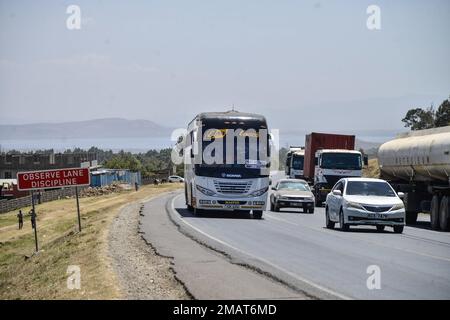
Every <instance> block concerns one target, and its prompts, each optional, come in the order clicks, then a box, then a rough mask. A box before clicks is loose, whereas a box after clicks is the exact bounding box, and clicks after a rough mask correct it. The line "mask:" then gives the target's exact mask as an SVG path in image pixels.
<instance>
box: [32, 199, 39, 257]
mask: <svg viewBox="0 0 450 320" xmlns="http://www.w3.org/2000/svg"><path fill="white" fill-rule="evenodd" d="M31 226H32V227H33V229H34V243H35V245H36V252H38V251H39V246H38V237H37V216H36V209H35V207H34V192H33V191H31Z"/></svg>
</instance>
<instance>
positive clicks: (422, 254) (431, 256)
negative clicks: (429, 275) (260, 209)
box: [265, 213, 450, 262]
mask: <svg viewBox="0 0 450 320" xmlns="http://www.w3.org/2000/svg"><path fill="white" fill-rule="evenodd" d="M265 216H266V217H269V218H271V219H273V220H278V221H282V222H284V223H288V224H291V225H295V226H298V227H302V228H307V229H310V230H313V231H316V232H323V233H327V234H332V235H333V236H335V237H338V238H340V239H346V240H348V238H346V237H343V236H340V235H338V234H337V233H335V232H336V230H335V231H333V230H328V229H326V230H324V229H318V228H314V227H310V226H306V225H300V224H298V223H295V222H292V221H289V220H285V219H282V218H279V217H274V216H272V215H271V214H270V215H269V214H267V213H265ZM399 236H400V235H399ZM358 240H361V241H364V242H366V243H369V244H372V245H377V246H380V247H383V248H390V249H396V250H400V251H404V252H408V253H412V254H416V255H419V256H423V257H427V258H433V259H437V260H442V261H446V262H450V259H449V258H445V257H439V256H435V255H432V254H428V253H423V252H418V251H414V250H409V249H406V248H400V247H395V246H390V245H384V244H381V243H378V242H373V241H370V240H367V239H361V238H358ZM413 240H417V241H420V240H419V239H413Z"/></svg>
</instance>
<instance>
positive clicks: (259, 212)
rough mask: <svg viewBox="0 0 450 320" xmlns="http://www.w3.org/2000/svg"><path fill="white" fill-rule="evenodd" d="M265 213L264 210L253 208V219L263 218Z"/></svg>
mask: <svg viewBox="0 0 450 320" xmlns="http://www.w3.org/2000/svg"><path fill="white" fill-rule="evenodd" d="M262 215H263V212H262V210H253V219H258V220H259V219H261V218H262Z"/></svg>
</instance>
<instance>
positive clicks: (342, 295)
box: [170, 194, 353, 300]
mask: <svg viewBox="0 0 450 320" xmlns="http://www.w3.org/2000/svg"><path fill="white" fill-rule="evenodd" d="M180 196H182V195H181V194H180V195H177V196H175V197H173V198H172V200H171V204H170V206H171V209H172V210H174V212H176V210H175V205H174V202H175V199H176V198H178V197H180ZM181 221H182V222H183V223H185V224H186V225H188V226H189V227H191V228H192V229H194V230H195V231H197V232H199V233H201V234H203V235H204V236H206V237H208V238H210V239H212V240H214V241H216V242H218V243H220V244H222V245H224V246H227V247H229V248H231V249H233V250H236V251H238V252H240V253H242V254H244V255H247V256H249V257H251V258H253V259H257V260H260V261H262V262H264V263H266V264H268V265H270V266H271V267H273V268H275V269H278V270H279V271H281V272H283V273H286V274H288V275H289V276H291V277H293V278H295V279H297V280H299V281H301V282H304V283H306V284H308V285H310V286H311V287H314V288H316V289H319V290H321V291H323V292H326V293H328V294H331V295H333V296H335V297H338V298H340V299H343V300H352V299H353V298H351V297H348V296H346V295H344V294H341V293H338V292H336V291H333V290H331V289H329V288H325V287H323V286H321V285H318V284H317V283H314V282H311V281H310V280H307V279H305V278H303V277H301V276H299V275H297V274H295V273H292V272H291V271H288V270H286V269H284V268H282V267H280V266H278V265H276V264H274V263H272V262H270V261H267V260H266V259H263V258H260V257H257V256H254V255H253V254H251V253H248V252H246V251H243V250H241V249H238V248H236V247H235V246H233V245H231V244H229V243H227V242H225V241H223V240H220V239H218V238H216V237H214V236H212V235H210V234H208V233H206V232H204V231H202V230H200V229H199V228H197V227H195V226H194V225H192V224H190V223H189V222H187V221H186V220H185V219H181Z"/></svg>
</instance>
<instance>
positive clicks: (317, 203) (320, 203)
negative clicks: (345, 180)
mask: <svg viewBox="0 0 450 320" xmlns="http://www.w3.org/2000/svg"><path fill="white" fill-rule="evenodd" d="M321 206H322V201H320V199H319V198H318V197H317V196H316V207H321Z"/></svg>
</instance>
